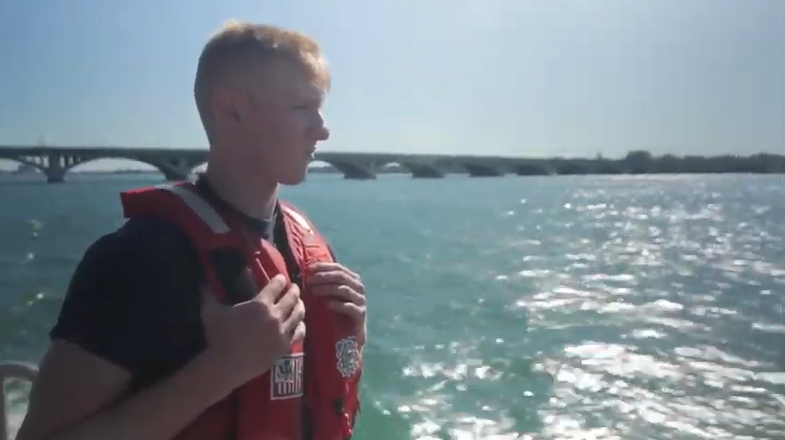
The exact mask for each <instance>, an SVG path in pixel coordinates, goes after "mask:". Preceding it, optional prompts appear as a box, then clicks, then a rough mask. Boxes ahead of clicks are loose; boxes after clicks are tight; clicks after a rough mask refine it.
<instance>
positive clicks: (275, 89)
mask: <svg viewBox="0 0 785 440" xmlns="http://www.w3.org/2000/svg"><path fill="white" fill-rule="evenodd" d="M249 72H250V74H249V76H248V77H247V81H243V83H244V84H243V85H242V87H241V88H240V89H239V90H238V91H239V93H241V94H243V95H245V96H244V97H243V98H241V99H238V100H237V103H238V105H237V107H236V110H237V112H238V114H239V116H240V118H239V121H240V122H239V123H238V124H237V125H236V128H237V135H238V137H240V139H241V142H238V143H237V145H236V146H233V147H232V148H233V149H234V150H235V151H233V152H232V154H236V159H237V161H236V162H235V163H237V164H238V168H244V171H246V172H248V173H252V174H253V173H262V176H263V177H264V179H265V180H267V179H268V178H269V179H270V180H274V181H275V182H276V183H281V184H284V185H296V184H298V183H300V182H302V181H303V180H304V179H305V175H306V172H307V168H308V164H309V163H310V161H311V159H312V157H313V153H314V151H315V149H316V143H317V142H319V141H323V140H326V139H327V138H328V136H329V131H328V130H327V127H326V126H325V123H324V119H323V118H322V115H321V106H322V101H323V99H324V93H323V91H322V90H321V89H320V88H319V87H318V86H317V85H316V84H315V83H314V82H313V81H311V80H310V79H309V78H308V76H307V75H306V74H305V72H304V70H303V69H302V68H301V67H299V66H296V65H294V64H292V63H285V62H280V63H274V64H271V65H267V66H264V67H263V66H256V65H254V66H251V67H249ZM238 171H239V170H238Z"/></svg>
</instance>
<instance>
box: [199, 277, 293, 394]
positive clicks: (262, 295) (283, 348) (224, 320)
mask: <svg viewBox="0 0 785 440" xmlns="http://www.w3.org/2000/svg"><path fill="white" fill-rule="evenodd" d="M286 285H287V283H286V280H285V278H284V277H283V276H282V275H278V276H276V277H274V278H273V279H272V280H271V281H270V283H269V284H267V285H266V286H265V287H264V288H263V289H262V290H261V291H260V292H259V293H258V294H257V295H256V296H255V297H253V298H251V299H250V300H248V301H244V302H241V303H238V304H235V305H233V306H228V305H224V304H221V303H219V302H218V300H217V299H215V297H214V296H213V294H212V293H209V292H205V293H204V303H203V306H202V321H203V324H204V331H205V339H206V342H207V350H208V352H209V353H211V354H212V355H213V357H214V358H215V359H216V360H217V361H218V363H219V364H220V365H223V366H224V367H225V368H222V369H221V370H222V371H224V370H225V371H224V372H225V373H226V374H227V377H226V378H225V379H226V380H227V381H229V383H230V385H231V386H233V387H239V386H241V385H243V384H244V383H245V382H247V381H249V380H251V379H253V378H254V377H257V376H259V375H261V374H264V373H265V372H266V371H267V370H269V369H270V368H272V366H273V364H274V363H275V362H276V361H277V360H278V359H279V358H280V357H281V356H283V355H285V354H286V353H289V350H290V348H291V345H292V343H293V342H295V341H299V340H302V339H303V338H304V337H305V321H304V320H303V319H304V317H305V306H304V305H303V302H302V300H300V290H299V289H298V287H297V285H295V284H292V285H291V286H290V287H289V289H288V290H287V289H286Z"/></svg>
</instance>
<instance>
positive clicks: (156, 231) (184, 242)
mask: <svg viewBox="0 0 785 440" xmlns="http://www.w3.org/2000/svg"><path fill="white" fill-rule="evenodd" d="M192 249H193V247H192V245H191V243H190V241H189V240H188V237H187V236H186V235H185V233H184V232H183V231H181V230H180V228H179V227H178V226H177V225H175V224H172V223H170V222H167V221H164V220H161V219H157V218H154V217H146V216H144V217H134V218H132V219H129V220H127V221H126V222H125V223H123V224H122V225H121V226H120V227H118V228H117V229H115V230H114V231H112V232H109V233H108V234H105V235H104V236H102V237H100V238H99V239H98V240H96V241H95V242H94V243H93V244H92V245H91V246H90V252H91V253H98V254H104V255H105V254H116V255H117V254H130V255H128V256H131V255H134V256H141V255H156V254H158V253H166V254H168V253H170V252H190V251H191V250H192Z"/></svg>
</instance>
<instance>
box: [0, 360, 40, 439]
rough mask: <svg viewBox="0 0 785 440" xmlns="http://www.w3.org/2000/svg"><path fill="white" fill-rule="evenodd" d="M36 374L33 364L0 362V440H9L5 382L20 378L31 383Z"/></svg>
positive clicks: (36, 370) (36, 369)
mask: <svg viewBox="0 0 785 440" xmlns="http://www.w3.org/2000/svg"><path fill="white" fill-rule="evenodd" d="M36 376H38V368H37V367H36V366H35V365H32V364H27V363H23V362H0V440H10V429H9V426H8V408H6V396H5V382H6V380H8V379H21V380H25V381H28V382H30V383H32V382H33V381H34V380H35V378H36Z"/></svg>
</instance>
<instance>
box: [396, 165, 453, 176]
mask: <svg viewBox="0 0 785 440" xmlns="http://www.w3.org/2000/svg"><path fill="white" fill-rule="evenodd" d="M404 166H406V168H408V169H409V170H411V172H412V177H413V178H415V179H440V178H442V177H444V173H443V172H441V171H439V170H438V169H436V168H434V167H432V166H428V165H419V164H409V163H407V164H405V165H404Z"/></svg>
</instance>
